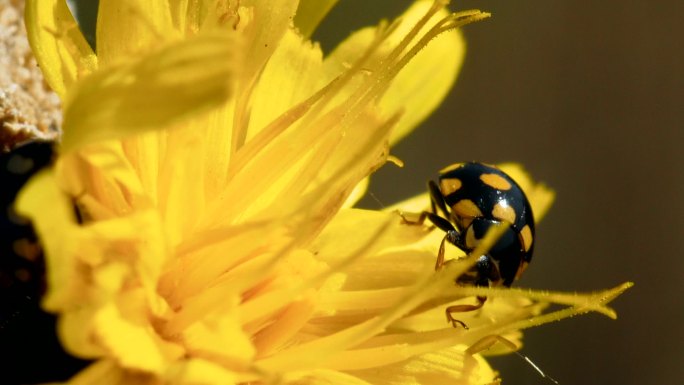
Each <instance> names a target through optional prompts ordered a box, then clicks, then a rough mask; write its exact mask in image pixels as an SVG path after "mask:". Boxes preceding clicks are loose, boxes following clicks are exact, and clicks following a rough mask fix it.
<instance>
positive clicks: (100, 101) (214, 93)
mask: <svg viewBox="0 0 684 385" xmlns="http://www.w3.org/2000/svg"><path fill="white" fill-rule="evenodd" d="M236 51H237V50H236V41H235V36H234V35H233V34H229V33H224V34H213V35H211V36H204V35H203V36H199V37H196V38H191V39H188V40H184V41H183V42H180V43H176V44H172V45H169V46H168V47H165V48H164V49H162V50H160V51H159V52H157V53H155V54H151V55H149V56H146V57H144V58H143V59H142V60H139V61H137V62H134V63H133V64H129V65H126V66H121V67H118V68H116V69H107V70H103V71H100V72H98V73H96V74H93V75H91V76H89V77H88V78H87V79H85V80H84V81H82V82H80V83H79V85H78V87H77V88H76V89H75V91H74V93H73V94H71V97H70V99H69V100H68V101H67V103H66V108H65V117H64V135H63V141H62V145H63V150H64V151H65V152H68V151H70V150H73V149H75V148H76V147H78V146H82V145H84V144H86V143H89V142H93V141H98V140H105V139H113V138H122V137H125V136H128V135H131V134H134V133H139V132H142V131H144V130H151V129H159V128H163V127H168V126H169V125H170V124H172V123H174V122H177V121H178V120H180V119H182V118H185V117H187V116H189V115H192V114H197V113H199V112H202V111H206V110H209V109H211V108H214V107H216V106H218V105H220V104H222V103H224V102H225V101H226V100H227V99H228V97H230V95H231V84H232V83H231V80H233V78H232V73H233V71H234V68H235V61H236V60H237V56H238V54H237V52H236Z"/></svg>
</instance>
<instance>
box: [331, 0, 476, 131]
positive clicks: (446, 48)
mask: <svg viewBox="0 0 684 385" xmlns="http://www.w3.org/2000/svg"><path fill="white" fill-rule="evenodd" d="M432 6H433V2H432V1H418V2H416V3H415V4H414V5H413V6H412V7H410V8H409V9H408V10H407V11H406V12H405V13H404V14H403V15H402V16H401V18H400V23H399V24H398V27H397V28H396V29H395V30H394V31H393V32H392V34H390V35H389V37H388V38H387V40H386V41H385V42H384V44H383V45H382V46H381V47H380V50H381V53H382V54H381V55H378V56H377V57H375V58H374V59H372V60H371V61H370V63H369V64H368V65H367V66H368V67H369V68H374V67H376V66H377V61H378V60H380V59H383V60H384V59H385V58H384V56H385V55H387V54H389V52H390V50H391V49H393V48H395V47H397V46H399V45H400V42H401V41H402V39H403V38H404V37H406V36H407V34H409V33H410V32H411V30H412V29H413V28H414V27H415V26H416V23H417V22H418V20H420V19H421V18H423V17H424V16H425V15H426V13H427V11H428V10H429V9H430V8H431V7H432ZM448 14H449V13H448V11H447V10H446V9H442V10H440V11H439V12H437V13H436V14H435V15H433V16H432V17H431V18H430V20H429V21H428V22H427V24H426V27H424V28H423V30H427V28H430V27H431V26H433V25H434V24H435V23H436V22H437V21H438V20H440V19H442V18H444V17H446V16H447V15H448ZM414 32H415V31H414ZM378 33H379V29H378V28H364V29H362V30H360V31H358V32H355V33H354V34H352V35H351V36H350V37H349V38H347V39H346V40H344V41H343V42H342V43H341V44H340V45H339V46H338V47H336V48H335V50H334V51H333V52H332V53H331V54H330V55H329V56H328V57H326V59H325V67H326V73H328V76H331V77H333V76H335V75H336V74H337V73H339V72H340V71H341V69H344V68H346V67H348V66H350V65H351V64H352V63H354V62H355V61H356V60H358V59H359V58H360V57H361V56H362V55H363V54H364V52H366V50H367V48H368V47H369V46H370V45H371V44H372V42H373V41H374V40H375V39H377V36H378ZM426 43H427V42H421V43H416V44H417V45H418V47H421V44H426ZM418 47H416V48H418ZM404 53H406V52H404ZM464 54H465V45H464V42H463V38H462V36H461V34H460V32H458V31H455V30H451V31H447V32H444V33H441V34H439V35H438V36H437V37H436V38H434V39H432V41H429V43H427V46H425V47H424V48H422V49H421V50H420V51H419V52H418V54H417V55H416V56H414V57H412V58H411V60H410V61H409V62H408V64H406V66H404V67H403V68H402V69H401V70H400V71H399V73H398V75H397V76H396V77H395V78H394V79H393V80H392V81H391V83H390V86H389V88H388V89H387V91H386V93H385V94H384V96H383V97H382V98H381V99H380V102H379V105H380V108H381V109H382V111H383V112H385V114H394V113H397V112H400V111H401V112H402V116H401V119H400V120H399V122H398V124H397V126H396V127H395V128H394V129H393V131H392V137H391V140H390V143H392V144H393V143H396V142H397V141H398V140H400V139H401V138H403V137H404V136H406V135H407V134H408V133H409V132H410V131H411V130H412V129H414V128H416V126H417V125H418V124H419V123H420V122H421V121H422V120H423V119H425V118H426V117H427V116H428V115H429V114H430V113H431V112H432V111H433V110H434V109H435V108H437V106H438V105H439V104H440V103H441V102H442V100H443V99H444V97H445V96H446V94H447V92H448V91H449V90H450V89H451V87H452V86H453V83H454V81H455V79H456V75H457V74H458V71H459V70H460V67H461V63H462V61H463V56H464ZM382 65H384V66H386V65H387V64H386V63H381V66H380V67H378V68H380V69H382V68H383V67H382Z"/></svg>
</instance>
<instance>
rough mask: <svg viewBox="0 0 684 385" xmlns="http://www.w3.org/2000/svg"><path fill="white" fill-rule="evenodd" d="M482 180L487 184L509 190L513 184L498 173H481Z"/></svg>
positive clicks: (498, 188)
mask: <svg viewBox="0 0 684 385" xmlns="http://www.w3.org/2000/svg"><path fill="white" fill-rule="evenodd" d="M480 180H481V181H483V182H484V183H485V184H486V185H487V186H489V187H493V188H495V189H497V190H508V189H510V188H511V187H512V186H511V184H510V182H508V181H507V180H506V179H505V178H504V177H502V176H501V175H497V174H482V175H480Z"/></svg>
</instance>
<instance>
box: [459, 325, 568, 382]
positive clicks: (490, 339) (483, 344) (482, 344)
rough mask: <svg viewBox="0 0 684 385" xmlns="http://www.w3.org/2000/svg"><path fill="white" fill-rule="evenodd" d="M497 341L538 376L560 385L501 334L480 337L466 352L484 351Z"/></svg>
mask: <svg viewBox="0 0 684 385" xmlns="http://www.w3.org/2000/svg"><path fill="white" fill-rule="evenodd" d="M497 342H499V343H501V344H502V345H504V346H506V347H507V348H509V349H510V350H511V351H512V352H513V353H515V354H516V355H517V356H518V357H520V358H521V359H523V360H524V361H525V362H527V364H528V365H530V366H531V367H532V368H534V370H536V371H537V373H539V375H540V376H542V377H543V378H546V379H547V380H549V381H550V382H552V383H554V384H556V385H560V383H559V382H558V381H556V380H555V379H554V378H552V377H550V376H547V375H546V373H544V372H543V371H542V370H541V369H540V368H539V366H537V364H535V363H534V362H533V361H532V360H531V359H530V358H529V357H527V356H526V355H524V354H522V353H520V352H518V346H517V345H516V344H515V343H513V342H512V341H510V340H508V339H506V338H504V337H501V336H499V335H490V336H486V337H484V338H482V339H481V340H479V341H477V342H475V343H474V344H473V345H472V346H471V347H469V348H468V349H467V350H466V352H467V353H469V354H475V353H480V352H482V351H484V350H487V349H489V348H491V347H492V346H493V345H494V344H496V343H497Z"/></svg>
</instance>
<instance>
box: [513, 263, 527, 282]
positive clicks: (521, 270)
mask: <svg viewBox="0 0 684 385" xmlns="http://www.w3.org/2000/svg"><path fill="white" fill-rule="evenodd" d="M528 265H529V263H528V262H525V261H522V262H521V263H520V266H518V271H517V272H516V273H515V279H520V276H521V275H522V274H523V273H524V272H525V270H527V266H528Z"/></svg>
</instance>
